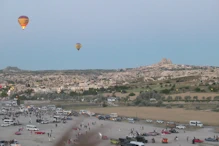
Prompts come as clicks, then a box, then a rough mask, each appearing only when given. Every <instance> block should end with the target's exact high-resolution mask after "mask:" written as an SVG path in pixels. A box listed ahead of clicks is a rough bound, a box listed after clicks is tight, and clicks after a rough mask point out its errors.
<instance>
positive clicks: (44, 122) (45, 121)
mask: <svg viewBox="0 0 219 146" xmlns="http://www.w3.org/2000/svg"><path fill="white" fill-rule="evenodd" d="M41 124H49V120H43V121H42V122H41Z"/></svg>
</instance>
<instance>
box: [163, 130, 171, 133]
mask: <svg viewBox="0 0 219 146" xmlns="http://www.w3.org/2000/svg"><path fill="white" fill-rule="evenodd" d="M161 133H162V134H171V133H170V132H169V131H166V130H162V131H161Z"/></svg>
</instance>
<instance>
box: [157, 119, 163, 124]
mask: <svg viewBox="0 0 219 146" xmlns="http://www.w3.org/2000/svg"><path fill="white" fill-rule="evenodd" d="M156 122H157V123H159V124H163V123H164V121H162V120H157V121H156Z"/></svg>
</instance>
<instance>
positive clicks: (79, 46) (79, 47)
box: [75, 43, 82, 51]
mask: <svg viewBox="0 0 219 146" xmlns="http://www.w3.org/2000/svg"><path fill="white" fill-rule="evenodd" d="M75 47H76V49H77V50H78V51H79V50H80V49H81V47H82V45H81V44H80V43H76V45H75Z"/></svg>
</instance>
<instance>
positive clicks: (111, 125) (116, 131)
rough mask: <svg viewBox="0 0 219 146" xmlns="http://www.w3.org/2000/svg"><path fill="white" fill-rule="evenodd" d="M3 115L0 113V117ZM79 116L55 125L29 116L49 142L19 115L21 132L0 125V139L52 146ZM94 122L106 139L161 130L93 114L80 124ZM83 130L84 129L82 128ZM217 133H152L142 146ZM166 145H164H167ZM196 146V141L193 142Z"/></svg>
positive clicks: (179, 145) (181, 143)
mask: <svg viewBox="0 0 219 146" xmlns="http://www.w3.org/2000/svg"><path fill="white" fill-rule="evenodd" d="M2 118H3V117H2V116H1V119H2ZM77 119H78V117H73V120H68V121H67V123H66V124H63V123H59V124H58V127H56V126H55V124H53V123H51V124H38V123H36V117H35V116H34V117H32V121H33V123H32V124H33V125H36V126H37V127H38V128H39V129H40V131H45V132H46V133H50V132H51V130H52V137H54V139H53V140H52V141H49V138H48V135H47V134H44V135H36V134H33V133H32V134H31V132H30V131H27V130H26V128H25V125H27V124H29V123H28V122H29V117H24V116H20V117H19V118H18V120H19V121H20V123H22V124H23V127H24V130H23V131H21V132H22V135H15V134H14V133H15V132H16V131H18V128H19V126H10V127H0V140H12V139H16V140H18V141H19V142H20V144H21V145H22V146H30V145H31V146H50V145H51V146H52V145H54V143H55V141H57V140H58V139H59V138H60V136H61V134H62V133H64V132H65V131H66V130H67V129H69V127H70V126H71V125H73V124H74V123H76V120H77ZM94 121H96V125H91V124H90V128H91V130H92V129H95V128H98V129H101V131H102V134H103V135H106V136H108V137H109V138H120V137H121V138H124V137H125V136H126V135H128V134H129V132H130V129H131V128H134V129H135V130H137V131H139V132H140V133H142V132H152V131H154V130H156V131H157V132H161V130H162V128H158V127H154V126H153V125H150V124H138V123H135V124H131V123H125V122H112V121H103V120H98V119H97V118H95V117H89V118H85V119H84V121H83V123H84V124H88V123H91V122H94ZM101 124H103V127H102V128H101ZM141 126H144V130H143V131H142V130H140V127H141ZM72 131H73V130H72ZM82 131H83V132H85V129H83V130H82ZM73 132H75V134H74V135H73V136H74V138H75V137H76V136H75V135H76V134H77V133H78V131H73ZM214 135H216V134H215V133H213V132H212V128H202V129H200V130H196V131H186V132H185V133H184V131H183V130H179V133H178V134H169V135H160V136H155V137H154V138H155V141H156V143H151V138H152V137H146V139H147V140H148V141H149V143H147V144H145V145H154V146H161V145H165V144H162V143H161V139H162V138H163V137H167V138H168V139H169V144H168V145H169V146H190V145H193V144H192V138H193V137H194V136H195V137H196V138H199V139H201V140H204V138H207V137H213V136H214ZM175 136H178V138H179V140H178V141H174V138H175ZM187 136H188V137H189V141H188V142H187ZM102 142H103V143H102V144H100V146H103V145H110V141H109V140H102ZM212 144H214V145H215V144H219V142H212V143H206V142H205V143H204V145H206V146H208V145H212ZM166 145H167V144H166ZM196 145H198V144H196Z"/></svg>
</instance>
